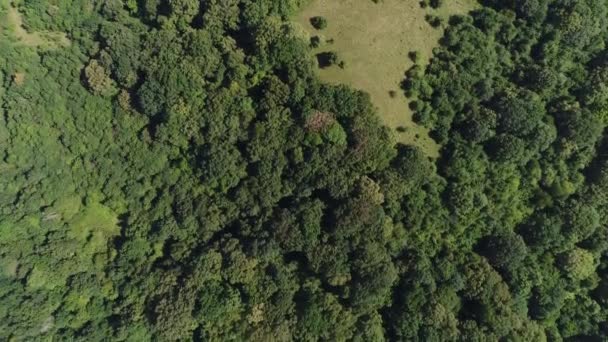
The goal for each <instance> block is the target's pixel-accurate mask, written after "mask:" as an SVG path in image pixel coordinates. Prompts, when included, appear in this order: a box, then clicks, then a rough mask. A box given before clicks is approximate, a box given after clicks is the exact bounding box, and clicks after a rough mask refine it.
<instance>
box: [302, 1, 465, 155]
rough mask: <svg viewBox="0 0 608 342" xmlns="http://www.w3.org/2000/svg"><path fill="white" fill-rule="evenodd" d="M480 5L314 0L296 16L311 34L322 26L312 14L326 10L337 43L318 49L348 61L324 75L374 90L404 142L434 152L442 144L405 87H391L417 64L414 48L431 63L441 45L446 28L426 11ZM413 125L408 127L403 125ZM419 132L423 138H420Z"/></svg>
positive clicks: (329, 33) (330, 36) (444, 12)
mask: <svg viewBox="0 0 608 342" xmlns="http://www.w3.org/2000/svg"><path fill="white" fill-rule="evenodd" d="M472 8H474V0H451V1H446V3H445V5H444V6H442V7H441V8H440V9H437V10H434V9H432V8H430V7H429V8H427V9H422V8H420V4H419V1H418V0H383V1H378V2H377V3H375V2H373V1H370V0H341V1H321V0H312V1H310V3H309V4H307V5H306V6H305V7H304V8H303V9H302V10H301V11H300V12H299V13H298V15H297V17H296V18H295V19H296V22H297V23H298V24H299V25H301V26H302V27H303V28H305V29H306V30H307V31H308V33H309V34H310V35H311V36H316V35H318V33H319V32H320V31H317V30H316V29H315V28H314V27H313V26H312V25H311V24H310V19H311V18H313V17H317V16H322V17H324V18H326V19H327V21H328V22H329V25H328V27H327V28H326V29H325V30H324V31H322V33H323V35H324V36H325V37H326V40H331V41H332V42H333V43H331V44H329V43H328V44H320V45H318V46H315V45H313V47H314V53H315V54H319V53H324V52H330V51H333V52H335V53H337V54H338V56H339V57H340V59H341V60H342V61H344V62H345V64H346V67H345V68H344V69H342V68H339V66H338V65H337V64H336V65H335V66H332V67H324V68H320V69H319V70H317V73H318V75H319V78H320V79H321V80H323V81H325V82H327V83H330V84H346V85H349V86H352V87H353V88H355V89H359V90H362V91H365V92H366V93H369V95H370V97H371V101H372V103H373V104H374V106H375V107H377V108H378V109H377V111H378V114H379V116H380V117H381V118H382V121H383V123H384V124H386V125H387V126H388V127H389V128H391V130H392V133H393V134H394V135H395V139H396V140H397V141H398V142H401V143H404V144H408V145H415V146H418V147H420V148H421V149H422V150H423V151H424V152H425V153H426V154H428V155H429V156H431V157H438V155H439V148H440V146H438V145H437V144H436V143H435V141H433V139H431V138H430V137H429V135H428V131H427V130H426V129H425V127H424V126H421V125H416V124H415V122H414V120H413V119H412V111H411V110H410V108H409V106H408V103H407V99H406V98H405V96H404V95H403V92H399V94H398V96H397V97H395V98H393V97H391V96H390V94H389V91H391V90H395V89H398V88H399V87H400V84H401V83H402V81H403V77H404V73H405V71H406V70H408V68H411V67H412V66H413V65H414V62H412V61H411V59H410V57H409V53H410V51H419V54H420V55H422V56H425V57H426V58H420V60H419V61H418V62H417V63H416V64H419V65H421V66H424V65H426V63H427V62H428V58H429V57H431V56H432V54H433V49H434V48H435V47H437V45H438V43H439V39H440V38H441V35H442V31H441V30H438V29H435V28H433V27H432V26H431V25H430V24H428V23H427V22H426V21H425V19H424V17H425V15H426V14H433V15H436V16H438V17H441V18H444V20H446V21H447V19H448V17H449V15H451V14H464V13H466V12H468V11H469V10H470V9H472ZM402 126H404V127H408V128H409V129H408V130H407V131H405V132H400V131H398V130H397V128H398V127H402ZM416 135H418V136H419V137H420V138H419V139H418V138H416Z"/></svg>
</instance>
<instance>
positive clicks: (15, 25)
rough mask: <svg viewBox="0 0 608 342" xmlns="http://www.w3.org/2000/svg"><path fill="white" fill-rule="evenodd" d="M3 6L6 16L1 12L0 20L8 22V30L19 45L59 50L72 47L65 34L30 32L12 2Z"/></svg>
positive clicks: (8, 1) (8, 0) (7, 1)
mask: <svg viewBox="0 0 608 342" xmlns="http://www.w3.org/2000/svg"><path fill="white" fill-rule="evenodd" d="M2 5H3V6H1V7H3V8H4V15H2V13H1V12H0V19H2V20H1V21H0V22H6V25H7V28H8V29H9V30H10V32H11V34H12V35H13V36H14V37H15V38H16V39H17V44H20V45H25V46H30V47H44V48H59V47H65V46H69V45H70V43H71V42H70V40H69V39H68V37H67V35H66V34H65V33H63V32H48V31H40V32H28V31H27V30H26V29H25V27H24V25H23V18H22V17H21V13H19V10H18V9H17V8H16V7H15V6H14V4H13V3H12V2H10V0H3V1H2ZM2 17H3V18H2Z"/></svg>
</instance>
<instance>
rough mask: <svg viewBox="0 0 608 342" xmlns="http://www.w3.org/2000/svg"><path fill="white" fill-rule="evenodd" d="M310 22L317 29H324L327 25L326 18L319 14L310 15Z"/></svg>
mask: <svg viewBox="0 0 608 342" xmlns="http://www.w3.org/2000/svg"><path fill="white" fill-rule="evenodd" d="M310 24H311V25H312V27H314V28H316V29H317V30H324V29H325V28H326V27H327V19H325V18H324V17H319V16H317V17H312V18H310Z"/></svg>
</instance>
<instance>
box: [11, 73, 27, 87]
mask: <svg viewBox="0 0 608 342" xmlns="http://www.w3.org/2000/svg"><path fill="white" fill-rule="evenodd" d="M13 83H14V84H15V85H16V86H18V87H21V86H22V85H23V83H25V73H23V72H16V73H14V74H13Z"/></svg>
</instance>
